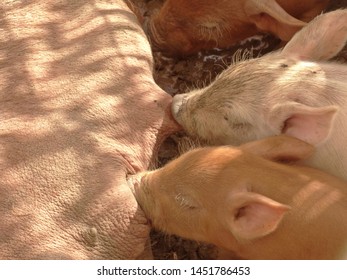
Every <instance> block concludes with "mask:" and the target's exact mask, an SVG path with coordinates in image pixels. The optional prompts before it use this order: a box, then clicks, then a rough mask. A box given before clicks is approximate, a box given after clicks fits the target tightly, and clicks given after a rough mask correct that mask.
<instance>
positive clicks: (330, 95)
mask: <svg viewBox="0 0 347 280" xmlns="http://www.w3.org/2000/svg"><path fill="white" fill-rule="evenodd" d="M346 40H347V10H337V11H334V12H330V13H327V14H324V15H321V16H319V17H317V18H316V19H315V20H313V21H312V22H311V23H309V24H308V25H307V26H306V27H305V28H303V29H302V30H301V31H300V32H298V33H297V34H296V35H295V36H294V37H293V39H292V40H291V41H290V42H289V43H288V44H287V45H286V47H285V48H284V49H283V50H282V51H280V52H274V53H270V54H268V55H265V56H263V57H260V58H256V59H252V60H248V61H242V62H240V63H238V64H236V65H233V66H230V67H229V68H228V69H226V70H225V71H224V72H222V73H221V75H220V76H218V77H217V78H216V80H215V81H214V82H213V83H212V84H211V85H209V86H208V87H206V88H203V89H197V90H195V91H192V92H190V93H187V94H182V95H176V96H175V97H174V100H173V105H172V111H173V114H174V117H175V118H176V120H177V121H178V122H179V123H180V124H181V125H182V126H183V127H184V128H185V130H186V131H187V132H188V133H190V134H191V135H195V136H198V137H200V138H203V139H205V140H207V141H209V142H210V143H211V144H233V145H239V144H242V143H245V142H248V141H252V140H256V139H261V138H264V137H267V136H271V135H278V134H282V133H283V134H287V135H290V136H293V137H297V138H299V139H301V140H304V141H306V142H308V143H310V144H312V145H315V146H316V147H317V152H316V153H315V155H314V156H313V157H312V158H310V159H309V160H308V161H307V163H308V164H310V165H312V166H315V167H318V168H321V169H323V170H325V171H328V172H330V173H332V174H334V175H336V176H339V177H341V178H344V179H347V173H346V170H347V149H346V146H345V139H347V121H346V118H347V111H346V108H347V82H346V76H347V66H346V65H343V64H339V63H336V62H327V61H325V60H328V59H330V58H332V57H333V56H335V55H336V54H337V53H338V52H339V51H340V50H341V49H342V48H343V47H344V46H345V43H346Z"/></svg>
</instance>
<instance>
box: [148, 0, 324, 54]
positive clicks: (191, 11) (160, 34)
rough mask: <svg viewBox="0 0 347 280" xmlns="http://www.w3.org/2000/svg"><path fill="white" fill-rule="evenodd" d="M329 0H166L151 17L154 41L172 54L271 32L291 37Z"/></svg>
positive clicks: (283, 38) (321, 9) (224, 44)
mask: <svg viewBox="0 0 347 280" xmlns="http://www.w3.org/2000/svg"><path fill="white" fill-rule="evenodd" d="M328 4H329V0H306V1H302V0H289V1H288V0H277V1H276V0H232V1H231V0H190V1H187V0H166V1H165V2H164V4H163V6H162V8H161V9H160V10H159V12H157V13H156V14H155V15H153V17H152V18H151V19H150V21H149V23H148V31H149V34H150V37H151V40H152V43H153V44H154V45H155V46H156V47H157V48H159V49H161V50H162V51H164V52H166V53H168V54H179V55H187V54H192V53H194V52H197V51H199V50H202V49H212V48H216V47H218V48H226V47H229V46H231V45H232V44H235V43H237V42H239V41H240V40H243V39H245V38H247V37H250V36H253V35H256V34H259V33H260V32H269V33H272V34H274V35H276V36H278V37H279V38H280V39H282V40H283V41H288V40H289V39H290V38H291V37H292V36H293V35H294V33H295V32H297V31H298V30H299V29H300V28H301V27H302V26H304V25H305V22H309V21H310V20H311V19H313V18H314V17H315V16H317V15H318V14H319V13H321V12H322V11H323V10H324V8H325V7H326V6H327V5H328Z"/></svg>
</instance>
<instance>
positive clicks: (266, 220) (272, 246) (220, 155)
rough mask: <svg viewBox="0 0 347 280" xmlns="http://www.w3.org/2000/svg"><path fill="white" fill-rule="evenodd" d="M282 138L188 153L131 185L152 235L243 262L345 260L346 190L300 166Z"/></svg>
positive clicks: (295, 143) (292, 144)
mask: <svg viewBox="0 0 347 280" xmlns="http://www.w3.org/2000/svg"><path fill="white" fill-rule="evenodd" d="M312 152H313V147H312V146H311V145H309V144H307V143H305V142H303V141H301V140H298V139H295V138H291V137H288V136H274V137H272V138H266V139H263V140H259V141H255V142H250V143H248V144H245V145H242V146H240V147H239V148H234V147H231V146H220V147H209V148H199V149H195V150H192V151H190V152H188V153H186V154H184V155H183V156H181V157H179V158H177V159H176V160H174V161H172V162H170V163H169V164H167V165H166V166H164V167H163V168H161V169H159V170H156V171H152V172H147V173H142V174H140V175H138V176H137V177H135V178H132V180H133V181H136V180H137V181H138V182H137V183H135V193H136V196H137V198H138V200H139V202H140V204H141V206H142V207H143V209H144V211H145V213H146V215H147V216H148V217H149V218H150V219H151V221H152V224H153V225H154V227H156V228H158V229H161V230H164V231H165V232H168V233H175V234H178V235H180V236H184V237H186V238H191V239H195V240H200V241H205V242H210V243H213V244H215V245H217V246H219V247H221V248H224V249H227V250H231V251H233V252H234V253H236V254H237V255H238V256H240V257H241V258H244V259H347V215H346V214H347V183H346V182H344V181H341V180H340V179H337V178H336V177H333V176H331V175H328V174H327V173H324V172H322V171H319V170H317V169H313V168H310V167H305V166H302V165H300V164H297V165H293V164H292V165H288V164H283V163H278V162H276V161H291V162H295V161H300V160H302V159H305V158H307V157H309V156H310V155H311V154H312Z"/></svg>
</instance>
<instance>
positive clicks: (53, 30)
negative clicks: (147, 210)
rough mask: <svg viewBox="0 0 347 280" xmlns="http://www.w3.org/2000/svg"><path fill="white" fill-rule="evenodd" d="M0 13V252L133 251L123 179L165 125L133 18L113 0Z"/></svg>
mask: <svg viewBox="0 0 347 280" xmlns="http://www.w3.org/2000/svg"><path fill="white" fill-rule="evenodd" d="M0 11H1V12H0V26H1V35H0V41H1V48H0V57H1V59H0V119H1V122H0V178H1V179H0V215H1V221H0V259H134V258H138V257H141V256H142V257H145V256H144V255H142V253H143V252H144V251H148V250H147V249H148V247H146V246H147V240H148V239H149V230H150V227H149V225H148V224H147V220H146V218H145V216H144V214H143V212H142V211H141V210H140V208H139V207H138V204H137V202H136V200H135V198H134V196H133V194H132V192H131V190H130V189H129V187H128V185H127V182H126V177H127V175H128V174H133V173H135V172H139V171H143V170H146V169H147V168H148V166H149V165H150V163H151V161H152V160H153V159H155V157H156V155H155V153H156V150H157V148H158V145H160V142H161V141H163V140H164V138H165V137H166V136H167V135H168V134H170V133H171V132H173V131H175V130H176V129H177V128H176V125H175V123H174V121H173V120H171V118H170V117H167V116H168V115H167V114H166V113H165V112H169V107H168V106H169V103H170V102H171V97H170V96H169V95H167V94H166V93H165V92H163V91H162V90H161V89H160V88H159V87H158V86H157V85H156V84H155V83H154V81H153V78H152V64H153V61H152V55H151V50H150V46H149V43H148V40H147V38H146V36H145V34H144V33H143V31H142V29H141V27H140V26H139V24H138V22H137V20H136V18H135V16H134V14H132V13H131V12H130V10H129V9H128V7H127V6H126V4H125V3H124V2H123V1H121V0H116V1H112V3H111V2H110V1H102V0H100V1H99V0H98V1H84V0H83V1H65V0H63V1H26V3H24V2H23V1H2V2H1V4H0ZM144 107H146V108H147V109H146V110H142V109H143V108H144ZM145 249H146V250H145ZM147 256H148V255H147Z"/></svg>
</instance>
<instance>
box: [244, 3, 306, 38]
mask: <svg viewBox="0 0 347 280" xmlns="http://www.w3.org/2000/svg"><path fill="white" fill-rule="evenodd" d="M244 9H245V12H246V14H247V15H248V16H249V18H250V19H251V21H252V22H253V23H254V24H255V25H256V26H257V28H258V29H259V30H261V31H265V32H270V33H272V34H275V35H276V36H278V37H279V38H280V39H281V40H283V41H288V40H289V39H290V38H291V37H292V36H293V35H294V34H295V33H296V32H297V31H298V30H299V29H301V28H302V27H303V26H305V25H306V23H305V22H303V21H300V20H298V19H296V18H294V17H292V16H291V15H290V14H288V13H287V12H286V11H285V10H284V9H283V8H282V7H281V6H280V5H279V4H278V3H277V2H276V1H275V0H246V1H245V6H244Z"/></svg>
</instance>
